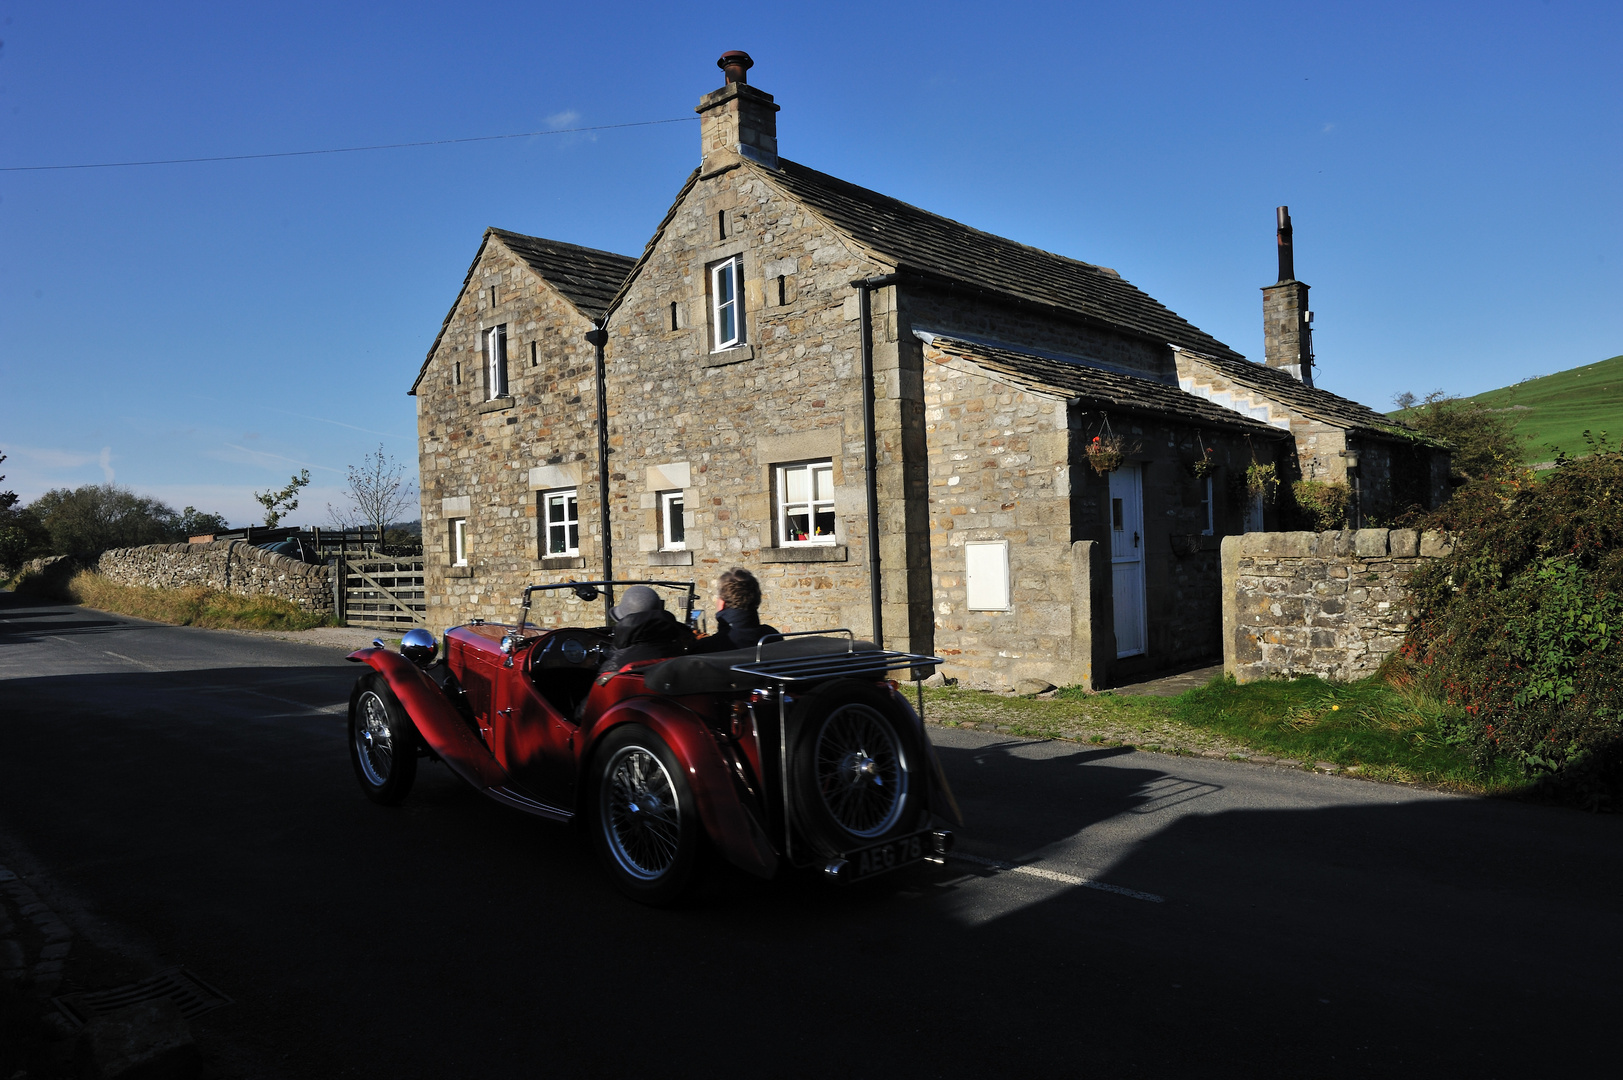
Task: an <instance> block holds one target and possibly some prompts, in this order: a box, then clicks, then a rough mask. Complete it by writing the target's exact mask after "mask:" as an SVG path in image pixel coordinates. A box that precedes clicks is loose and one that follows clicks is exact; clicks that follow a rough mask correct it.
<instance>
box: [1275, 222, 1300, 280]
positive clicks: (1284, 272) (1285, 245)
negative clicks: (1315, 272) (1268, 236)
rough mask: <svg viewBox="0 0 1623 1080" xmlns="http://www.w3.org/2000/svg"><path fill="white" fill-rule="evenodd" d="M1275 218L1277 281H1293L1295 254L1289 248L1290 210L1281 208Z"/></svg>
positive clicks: (1294, 275) (1294, 278)
mask: <svg viewBox="0 0 1623 1080" xmlns="http://www.w3.org/2000/svg"><path fill="white" fill-rule="evenodd" d="M1275 217H1276V219H1277V220H1278V222H1279V228H1278V234H1277V236H1278V240H1279V280H1280V281H1295V280H1296V254H1295V252H1294V251H1293V250H1292V247H1291V208H1290V207H1288V206H1281V207H1280V208H1279V209H1278V210H1277V211H1275Z"/></svg>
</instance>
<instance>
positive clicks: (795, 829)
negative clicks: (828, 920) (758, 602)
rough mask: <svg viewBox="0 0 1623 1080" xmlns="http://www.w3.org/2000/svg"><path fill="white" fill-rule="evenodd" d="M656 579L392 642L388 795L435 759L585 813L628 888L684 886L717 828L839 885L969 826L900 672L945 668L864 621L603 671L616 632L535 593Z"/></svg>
mask: <svg viewBox="0 0 1623 1080" xmlns="http://www.w3.org/2000/svg"><path fill="white" fill-rule="evenodd" d="M631 585H647V586H650V587H654V588H658V589H668V590H676V591H678V592H680V593H681V594H682V601H681V603H683V604H685V607H682V608H681V610H682V611H683V612H684V613H686V614H687V615H688V616H689V620H690V621H691V620H692V619H693V613H694V611H695V607H694V600H695V597H694V588H693V586H692V585H691V584H689V583H686V582H661V581H641V582H636V581H614V582H602V581H594V582H570V583H568V584H564V585H532V586H530V587H528V588H526V589H525V590H524V598H523V606H522V607H521V609H520V616H519V621H518V625H517V626H503V625H498V624H494V623H486V622H483V621H482V620H478V619H475V620H473V621H472V622H470V623H468V624H466V625H464V626H458V627H453V628H451V629H449V630H447V631H446V632H445V655H444V657H443V658H441V657H438V656H437V653H438V648H437V646H436V644H435V642H434V639H433V636H432V635H431V634H429V633H428V632H427V631H424V630H413V631H410V632H408V633H407V635H406V637H405V638H404V639H403V640H402V643H401V650H400V652H398V653H396V652H391V651H389V650H388V649H386V648H384V647H383V646H382V643H381V642H375V643H374V647H373V648H370V649H362V650H360V651H358V652H355V653H352V654H351V655H350V657H349V659H351V660H354V661H357V662H359V663H363V664H366V665H367V666H368V667H370V668H371V669H372V670H371V671H368V672H367V673H366V674H364V675H362V676H361V677H360V678H359V679H358V680H357V681H356V683H355V688H354V690H353V692H352V693H351V694H350V705H349V732H350V740H349V745H350V757H351V760H352V762H353V764H354V766H355V776H356V778H357V779H358V780H359V781H360V784H361V788H362V790H363V791H365V793H366V795H367V797H368V798H370V799H372V800H373V801H374V802H377V803H382V804H385V805H388V804H393V803H398V802H399V801H400V800H402V799H404V798H405V797H406V794H407V793H408V792H409V791H410V790H411V786H412V782H413V780H415V778H416V775H417V759H418V758H419V757H420V756H427V757H429V758H431V759H433V760H436V761H443V762H444V763H445V764H447V765H448V766H450V768H451V769H452V770H453V771H455V772H456V773H457V775H459V776H461V777H462V778H463V779H464V780H466V781H468V783H470V784H472V785H473V786H474V787H476V788H478V789H479V790H480V791H483V792H484V793H485V794H487V795H489V796H490V797H491V798H493V799H495V800H497V801H498V802H502V803H505V804H507V805H508V806H513V807H516V808H518V809H520V810H524V811H527V812H528V813H531V814H535V815H537V816H539V817H545V818H552V819H554V820H557V821H572V822H578V823H582V824H584V825H585V827H586V829H587V830H588V832H589V834H590V836H591V838H592V842H593V843H594V844H595V846H596V848H597V851H598V854H599V856H600V858H601V860H602V863H603V866H604V867H605V869H607V870H608V872H609V874H610V875H611V876H612V877H613V878H614V880H615V882H616V883H617V884H618V885H619V887H620V888H621V889H622V890H623V891H625V892H626V893H627V894H629V895H630V896H632V897H633V898H635V899H637V900H640V901H643V902H645V903H653V904H663V903H669V902H671V901H673V900H675V899H676V898H677V897H678V896H680V895H681V893H682V892H683V890H684V889H685V888H686V887H687V886H688V885H689V883H690V882H691V881H692V878H693V874H694V871H695V869H696V867H697V865H698V862H699V854H700V847H701V844H703V843H704V842H706V841H708V842H709V843H710V844H712V845H713V846H714V847H715V848H716V849H717V850H718V851H719V852H720V853H721V855H722V856H724V857H725V858H726V859H728V860H729V861H730V862H732V863H733V864H734V865H736V866H739V867H741V868H742V869H744V870H746V871H748V872H750V873H752V874H757V875H759V876H762V877H771V876H773V875H775V874H777V873H779V872H780V871H781V870H783V869H784V868H786V867H800V868H814V869H820V870H821V871H822V872H823V874H824V875H825V876H826V877H828V878H831V879H834V880H837V881H854V880H859V879H863V878H868V877H872V876H875V875H878V874H882V873H885V872H887V871H890V870H894V869H897V868H899V867H902V866H906V865H909V864H912V863H917V862H920V861H925V860H929V861H935V862H939V861H941V859H942V857H943V856H944V855H945V854H946V853H947V851H949V850H950V849H951V845H952V834H951V833H950V832H948V831H946V830H945V829H943V828H938V827H935V824H934V820H933V819H944V820H946V821H950V822H952V823H955V824H960V825H961V824H962V821H961V820H960V816H959V813H958V808H957V804H956V802H955V801H954V799H953V795H952V790H951V788H950V787H948V785H947V780H946V776H945V775H944V774H943V773H942V771H941V765H940V762H939V760H938V759H937V757H936V753H935V748H934V747H933V746H932V745H931V744H930V739H929V736H928V735H927V734H926V733H925V730H924V725H923V723H922V721H921V719H920V717H919V714H918V713H917V712H915V711H914V710H913V709H912V708H911V707H910V706H909V704H908V702H907V700H906V698H904V697H903V696H902V694H901V693H900V692H899V690H898V687H897V684H896V683H894V682H891V681H888V680H887V678H886V675H887V673H888V672H891V671H895V670H898V669H902V668H908V669H912V670H913V673H914V675H915V677H917V676H919V675H920V672H919V669H920V668H923V667H929V666H931V665H935V664H939V663H940V662H941V660H940V658H939V657H934V656H923V655H918V654H914V653H903V652H892V651H887V650H884V649H880V648H878V647H876V646H874V645H872V644H870V643H867V642H863V641H857V640H855V638H854V636H853V635H852V634H851V633H850V631H847V630H833V631H827V632H820V633H814V634H783V635H769V637H768V639H767V640H765V641H764V642H763V643H762V644H760V645H758V646H755V647H753V648H749V649H740V650H737V651H731V652H717V653H709V654H690V655H683V656H677V657H673V658H669V659H657V660H644V661H634V662H632V663H628V664H625V665H623V666H621V667H619V668H618V669H615V670H606V671H605V670H600V668H601V667H602V665H603V663H604V660H605V658H606V657H607V656H608V655H609V652H610V643H611V641H612V634H613V627H612V626H604V627H578V626H557V627H556V628H552V629H546V628H541V627H534V626H530V625H529V615H530V604H531V597H532V594H535V593H544V594H548V595H549V596H550V597H551V598H553V599H568V600H571V602H573V601H575V600H578V601H583V602H585V603H588V604H589V603H591V602H592V601H594V600H596V599H597V598H598V597H599V596H605V597H606V599H605V607H608V606H611V605H612V603H613V595H614V591H615V590H616V589H624V588H625V587H627V586H631Z"/></svg>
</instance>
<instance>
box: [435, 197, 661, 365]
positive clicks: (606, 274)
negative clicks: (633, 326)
mask: <svg viewBox="0 0 1623 1080" xmlns="http://www.w3.org/2000/svg"><path fill="white" fill-rule="evenodd" d="M493 236H494V237H496V238H497V239H499V240H500V241H501V242H502V243H503V244H504V245H505V246H506V247H507V248H508V249H509V250H510V251H512V252H513V254H514V255H517V256H518V257H519V258H521V259H523V260H524V262H525V263H526V264H527V265H528V266H529V267H530V269H531V270H534V271H535V272H536V273H537V274H539V275H540V276H541V278H542V279H543V280H544V281H546V282H547V283H548V284H549V285H551V286H552V287H553V288H554V289H557V290H558V294H559V295H560V296H562V297H563V298H564V299H565V300H568V301H569V302H570V303H571V304H573V305H574V306H575V309H576V310H577V311H579V312H580V313H581V314H582V315H584V316H586V317H587V318H588V319H591V320H592V321H593V322H596V321H597V320H599V319H601V318H602V317H603V316H604V315H606V314H607V313H608V310H609V304H610V303H611V302H612V301H613V300H614V297H615V296H616V295H617V294H618V293H619V291H620V286H622V285H623V284H625V282H626V279H627V278H628V277H629V276H630V274H631V269H632V267H634V266H636V265H637V262H638V260H636V259H633V258H632V257H630V256H629V255H616V254H615V253H614V252H612V251H599V250H597V249H596V248H589V247H581V246H580V245H578V244H566V243H564V242H563V241H561V240H546V239H543V238H542V237H539V236H526V235H524V234H523V233H516V232H508V231H507V230H506V229H497V228H494V227H492V228H489V229H486V230H485V236H484V239H483V240H481V241H480V242H479V250H478V251H477V252H475V253H474V256H473V262H471V263H469V264H468V272H467V273H466V274H464V275H463V277H462V288H461V289H459V290H457V294H456V300H454V301H453V302H452V303H451V310H450V311H447V312H446V313H445V319H444V321H443V322H441V323H440V332H439V333H437V334H435V335H434V343H433V344H432V345H430V346H429V347H428V355H427V356H425V357H423V366H422V367H420V368H418V369H417V378H415V379H413V380H412V383H411V389H410V390H408V391H406V393H407V394H415V393H417V386H418V384H419V383H421V382H422V381H423V376H424V375H426V374H428V365H429V362H430V361H432V360H433V359H434V351H435V350H436V349H438V348H439V347H440V341H441V340H443V339H444V337H445V331H446V329H447V328H448V327H449V326H450V325H451V318H452V317H453V316H454V315H455V314H456V309H457V305H458V304H460V303H461V302H462V297H463V294H465V293H466V292H467V291H468V282H470V281H472V280H473V270H474V267H476V266H478V265H479V260H480V259H481V258H483V257H484V254H485V246H486V245H488V244H489V243H490V238H491V237H493Z"/></svg>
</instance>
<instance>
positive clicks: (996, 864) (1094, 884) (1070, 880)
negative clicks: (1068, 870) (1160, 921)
mask: <svg viewBox="0 0 1623 1080" xmlns="http://www.w3.org/2000/svg"><path fill="white" fill-rule="evenodd" d="M947 858H949V859H957V860H959V861H961V862H971V863H977V864H979V865H981V866H990V867H992V868H993V869H996V870H1002V871H1005V872H1007V873H1010V874H1025V875H1026V876H1027V877H1035V878H1042V879H1043V880H1044V881H1057V882H1059V883H1060V884H1062V885H1080V886H1082V887H1083V888H1084V889H1098V890H1099V891H1100V892H1108V893H1115V894H1116V895H1117V896H1130V897H1132V898H1133V899H1134V900H1147V901H1149V902H1150V903H1152V904H1164V903H1166V897H1164V896H1157V895H1155V894H1154V893H1148V892H1140V891H1139V890H1137V889H1124V888H1122V887H1121V886H1120V885H1111V884H1109V883H1107V882H1103V881H1095V880H1093V879H1092V878H1085V877H1077V876H1076V875H1074V874H1062V873H1060V872H1059V871H1058V870H1049V869H1046V868H1044V867H1041V866H1031V865H1029V864H1025V863H1011V862H1003V861H1001V860H999V859H983V858H981V857H980V856H979V855H966V854H965V853H964V852H962V851H955V852H953V853H952V854H950V855H948V856H947Z"/></svg>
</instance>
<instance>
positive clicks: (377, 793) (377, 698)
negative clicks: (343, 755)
mask: <svg viewBox="0 0 1623 1080" xmlns="http://www.w3.org/2000/svg"><path fill="white" fill-rule="evenodd" d="M417 745H418V735H417V727H416V725H414V724H413V723H412V722H411V717H409V716H407V715H406V710H405V708H404V707H403V706H401V704H400V701H399V699H398V698H396V697H395V696H394V692H393V691H392V690H390V689H389V683H388V681H387V680H385V679H384V678H383V677H382V676H381V675H375V674H374V675H363V676H362V677H361V678H360V679H359V680H358V681H357V682H356V684H355V692H354V693H353V694H351V695H350V702H349V760H350V764H351V765H353V766H354V767H355V779H357V780H359V781H360V784H361V790H362V791H364V792H366V797H367V798H368V799H371V800H372V801H373V802H375V803H377V804H379V805H380V806H394V805H396V804H397V803H399V802H400V801H401V800H402V799H404V798H405V797H406V795H407V794H408V793H409V792H410V791H411V786H412V784H413V783H415V782H416V780H417Z"/></svg>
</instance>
